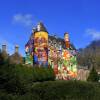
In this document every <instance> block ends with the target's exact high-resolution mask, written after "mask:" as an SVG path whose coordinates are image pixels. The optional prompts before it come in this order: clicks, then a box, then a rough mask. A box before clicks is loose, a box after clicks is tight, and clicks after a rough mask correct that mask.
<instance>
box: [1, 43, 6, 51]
mask: <svg viewBox="0 0 100 100" xmlns="http://www.w3.org/2000/svg"><path fill="white" fill-rule="evenodd" d="M2 51H5V52H6V44H3V45H2Z"/></svg>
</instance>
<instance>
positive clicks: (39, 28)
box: [36, 22, 47, 32]
mask: <svg viewBox="0 0 100 100" xmlns="http://www.w3.org/2000/svg"><path fill="white" fill-rule="evenodd" d="M36 29H37V32H39V31H44V32H47V30H46V28H45V26H44V24H43V23H42V22H39V23H38V25H37V27H36Z"/></svg>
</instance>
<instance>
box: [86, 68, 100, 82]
mask: <svg viewBox="0 0 100 100" xmlns="http://www.w3.org/2000/svg"><path fill="white" fill-rule="evenodd" d="M98 80H99V75H98V73H97V72H96V70H95V68H94V67H93V68H92V69H91V71H90V74H89V77H88V79H87V81H91V82H98Z"/></svg>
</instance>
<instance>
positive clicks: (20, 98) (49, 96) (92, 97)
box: [0, 81, 100, 100]
mask: <svg viewBox="0 0 100 100" xmlns="http://www.w3.org/2000/svg"><path fill="white" fill-rule="evenodd" d="M0 100H100V85H99V84H96V83H89V82H80V81H46V82H42V83H41V82H35V83H33V85H32V86H31V87H30V89H29V91H28V92H26V93H25V94H23V95H20V94H12V93H7V92H5V91H0Z"/></svg>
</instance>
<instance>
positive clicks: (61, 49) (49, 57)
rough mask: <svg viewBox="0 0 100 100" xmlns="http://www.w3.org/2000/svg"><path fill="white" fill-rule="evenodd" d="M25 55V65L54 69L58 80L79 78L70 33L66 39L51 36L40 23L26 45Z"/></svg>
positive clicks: (66, 34) (65, 35) (65, 36)
mask: <svg viewBox="0 0 100 100" xmlns="http://www.w3.org/2000/svg"><path fill="white" fill-rule="evenodd" d="M25 53H26V58H25V64H28V65H32V66H33V67H34V66H38V67H46V68H48V67H52V68H53V69H54V73H55V75H56V79H64V80H68V79H75V78H76V77H77V61H76V49H75V47H74V46H73V45H72V44H71V43H70V39H69V34H68V33H65V34H64V39H61V38H57V37H56V36H50V35H49V33H48V31H47V30H46V28H45V26H44V25H43V23H38V25H37V26H36V27H35V28H34V29H33V30H32V34H31V36H30V39H29V41H28V42H27V44H26V45H25Z"/></svg>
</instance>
